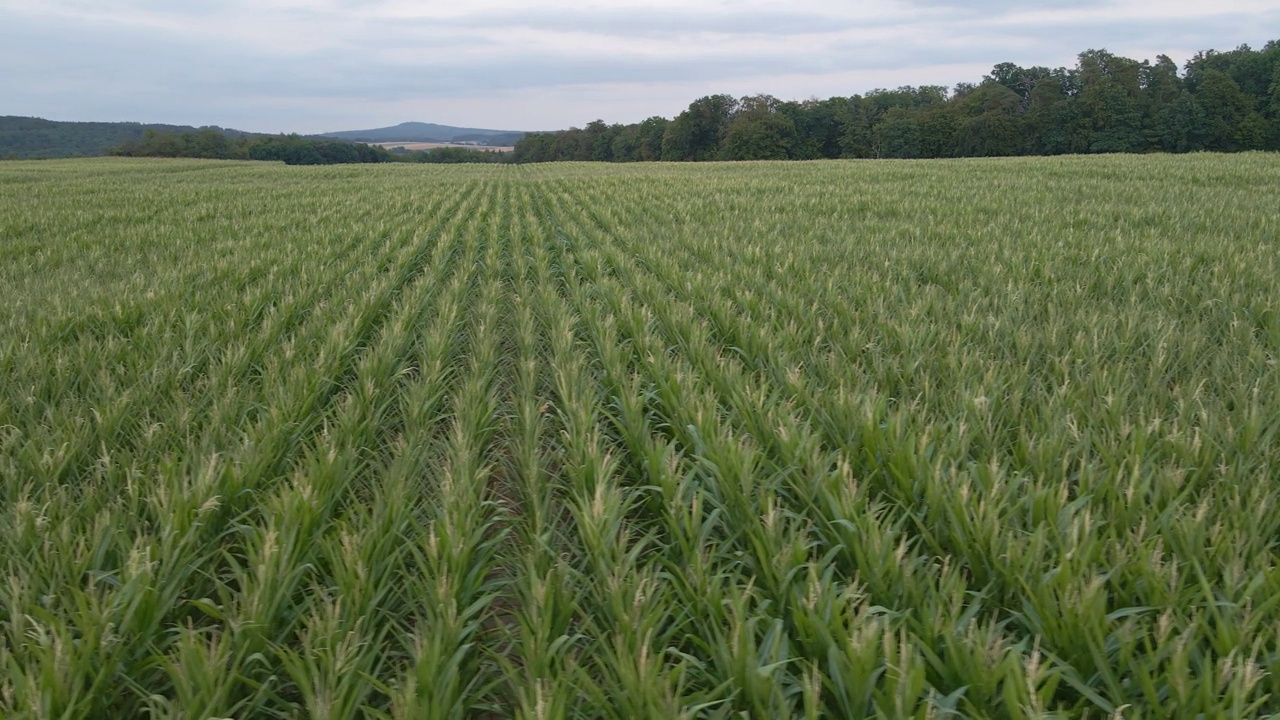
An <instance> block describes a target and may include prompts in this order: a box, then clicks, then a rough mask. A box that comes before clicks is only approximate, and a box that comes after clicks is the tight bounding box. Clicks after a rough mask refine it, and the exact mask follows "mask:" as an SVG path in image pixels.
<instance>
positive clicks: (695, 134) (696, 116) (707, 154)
mask: <svg viewBox="0 0 1280 720" xmlns="http://www.w3.org/2000/svg"><path fill="white" fill-rule="evenodd" d="M737 105H738V101H737V100H735V99H734V98H733V96H731V95H708V96H706V97H702V98H698V99H697V100H694V101H693V102H692V103H691V104H690V105H689V108H688V109H687V110H685V111H684V112H682V113H680V114H679V115H677V116H676V119H675V120H673V121H671V124H670V125H668V126H667V128H666V131H665V134H664V136H663V138H662V159H663V160H715V159H717V158H718V157H719V156H720V143H721V142H722V141H723V140H724V135H725V131H726V130H727V129H728V127H729V123H730V122H731V121H732V119H733V115H734V112H735V111H736V110H737Z"/></svg>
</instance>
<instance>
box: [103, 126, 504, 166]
mask: <svg viewBox="0 0 1280 720" xmlns="http://www.w3.org/2000/svg"><path fill="white" fill-rule="evenodd" d="M109 154H111V155H121V156H125V157H165V158H203V159H206V160H272V161H278V162H283V163H284V164H286V165H343V164H354V163H384V162H424V163H464V162H503V161H504V160H506V159H507V157H509V153H499V152H492V151H485V150H472V149H470V148H459V147H446V148H436V149H433V150H420V151H389V150H387V149H385V148H382V147H380V146H377V145H366V144H364V143H358V142H350V141H346V140H331V139H321V138H316V137H302V136H300V135H255V136H239V137H237V136H231V135H227V134H226V133H225V132H222V131H220V130H217V129H212V128H206V129H203V130H195V131H190V132H163V131H159V130H152V129H147V130H144V131H143V133H142V137H141V138H139V139H137V140H130V141H128V142H125V143H122V144H120V145H118V146H116V147H114V148H111V150H110V151H109Z"/></svg>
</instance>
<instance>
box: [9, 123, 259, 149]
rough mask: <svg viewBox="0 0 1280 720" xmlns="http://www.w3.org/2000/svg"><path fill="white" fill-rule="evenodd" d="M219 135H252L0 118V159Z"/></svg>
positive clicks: (236, 136) (236, 131) (227, 131)
mask: <svg viewBox="0 0 1280 720" xmlns="http://www.w3.org/2000/svg"><path fill="white" fill-rule="evenodd" d="M149 132H150V133H155V132H165V133H192V132H200V133H205V134H210V133H213V134H218V135H224V136H227V137H231V138H242V137H250V136H252V133H244V132H240V131H238V130H224V129H222V128H216V127H215V128H200V129H199V130H198V131H197V129H196V128H192V127H183V126H177V125H142V124H139V123H96V122H56V121H53V120H42V119H40V118H28V117H11V116H7V117H0V157H4V158H6V159H24V158H60V157H76V156H90V157H93V156H99V155H109V154H110V151H111V149H112V148H114V147H118V146H120V145H123V144H126V143H136V142H138V141H140V140H142V138H143V136H144V135H145V134H146V133H149Z"/></svg>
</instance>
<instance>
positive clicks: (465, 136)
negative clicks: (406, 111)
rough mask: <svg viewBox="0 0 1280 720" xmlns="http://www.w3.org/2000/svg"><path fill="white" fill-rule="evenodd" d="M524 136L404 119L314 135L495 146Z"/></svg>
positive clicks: (346, 138) (514, 142)
mask: <svg viewBox="0 0 1280 720" xmlns="http://www.w3.org/2000/svg"><path fill="white" fill-rule="evenodd" d="M524 136H525V133H524V132H521V131H517V130H485V129H482V128H462V127H453V126H452V125H436V124H435V123H422V122H406V123H400V124H399V125H396V126H394V127H384V128H374V129H372V130H343V131H339V132H330V133H321V134H320V135H318V136H317V137H327V138H336V139H339V140H356V141H359V142H424V143H474V144H476V145H490V146H495V147H500V146H510V145H515V144H516V143H517V142H519V141H520V140H521V139H522V138H523V137H524Z"/></svg>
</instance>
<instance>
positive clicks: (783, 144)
mask: <svg viewBox="0 0 1280 720" xmlns="http://www.w3.org/2000/svg"><path fill="white" fill-rule="evenodd" d="M780 105H781V103H780V102H779V101H778V99H777V98H775V97H772V96H770V95H755V96H752V97H744V98H742V99H741V100H739V101H738V103H737V106H736V109H735V111H734V113H733V118H732V120H730V121H729V124H728V126H727V127H726V128H725V132H724V140H723V142H722V143H721V151H720V158H721V159H724V160H786V159H787V157H788V156H789V154H790V152H791V146H792V142H793V140H794V136H795V133H796V125H795V121H794V120H793V119H792V117H791V116H790V115H789V114H787V113H784V112H782V111H781V109H780Z"/></svg>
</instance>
